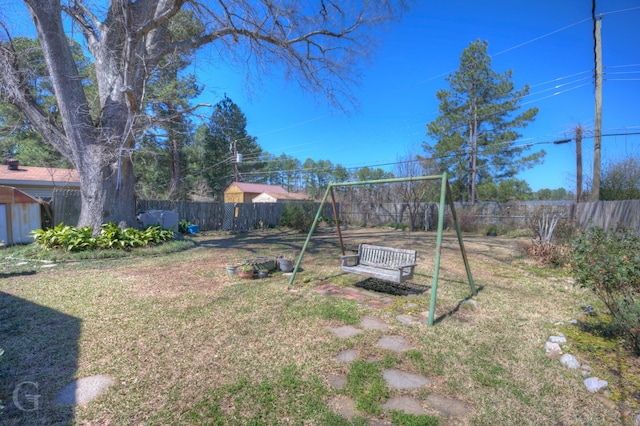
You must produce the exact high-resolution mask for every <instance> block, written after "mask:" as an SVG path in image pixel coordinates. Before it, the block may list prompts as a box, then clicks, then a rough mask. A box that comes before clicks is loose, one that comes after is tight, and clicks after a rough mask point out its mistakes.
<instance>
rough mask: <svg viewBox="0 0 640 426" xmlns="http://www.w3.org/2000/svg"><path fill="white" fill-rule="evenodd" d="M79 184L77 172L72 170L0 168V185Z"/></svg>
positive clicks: (21, 167) (27, 167)
mask: <svg viewBox="0 0 640 426" xmlns="http://www.w3.org/2000/svg"><path fill="white" fill-rule="evenodd" d="M9 182H25V183H36V182H42V183H51V184H53V183H56V184H61V183H67V184H69V183H79V182H80V179H79V178H78V172H77V170H74V169H57V168H53V167H31V166H19V167H18V170H9V169H8V167H2V166H0V183H9Z"/></svg>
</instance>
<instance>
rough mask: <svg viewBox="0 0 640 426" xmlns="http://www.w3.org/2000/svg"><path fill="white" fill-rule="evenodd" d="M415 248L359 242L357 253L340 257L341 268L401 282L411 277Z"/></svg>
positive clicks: (414, 260) (415, 255)
mask: <svg viewBox="0 0 640 426" xmlns="http://www.w3.org/2000/svg"><path fill="white" fill-rule="evenodd" d="M417 257H418V252H417V251H415V250H406V249H398V248H393V247H382V246H375V245H371V244H360V245H359V246H358V254H357V255H355V254H354V255H346V256H342V257H341V261H342V265H341V266H342V270H343V271H345V272H350V273H353V274H359V275H364V276H366V277H371V278H378V279H381V280H385V281H391V282H395V283H398V284H399V283H401V282H403V281H406V280H409V279H411V278H412V277H413V270H414V268H415V267H416V259H417Z"/></svg>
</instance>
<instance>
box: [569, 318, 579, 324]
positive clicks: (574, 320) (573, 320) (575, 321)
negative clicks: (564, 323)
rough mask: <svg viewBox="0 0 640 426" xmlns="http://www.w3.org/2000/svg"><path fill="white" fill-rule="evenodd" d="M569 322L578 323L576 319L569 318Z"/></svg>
mask: <svg viewBox="0 0 640 426" xmlns="http://www.w3.org/2000/svg"><path fill="white" fill-rule="evenodd" d="M569 324H573V325H576V324H578V320H577V319H570V320H569Z"/></svg>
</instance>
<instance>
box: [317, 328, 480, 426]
mask: <svg viewBox="0 0 640 426" xmlns="http://www.w3.org/2000/svg"><path fill="white" fill-rule="evenodd" d="M360 327H362V329H360V328H357V327H353V326H342V327H326V328H327V330H329V331H331V332H332V333H333V334H334V335H336V336H337V337H338V338H340V339H348V338H351V337H353V336H356V335H358V334H360V333H362V332H363V329H364V330H377V331H387V330H388V328H389V326H388V324H387V323H385V322H384V321H382V320H380V319H378V318H376V317H373V316H366V317H364V318H363V319H362V321H361V322H360ZM376 346H378V347H380V348H382V349H386V350H390V351H394V352H405V351H407V350H409V349H410V346H409V342H408V341H407V340H406V339H405V338H404V337H402V336H396V335H384V336H382V337H381V338H380V339H379V340H378V341H377V342H376ZM357 358H358V351H357V350H355V349H348V350H344V351H342V352H340V353H339V354H338V355H337V356H336V360H337V361H338V362H346V363H350V362H353V361H355V360H356V359H357ZM382 377H383V378H384V380H385V382H386V383H387V386H389V387H390V388H391V389H395V390H400V391H404V390H412V389H420V388H424V387H426V386H429V385H431V384H432V380H431V379H429V378H427V377H424V376H421V375H419V374H413V373H409V372H406V371H402V370H398V369H388V370H383V371H382ZM327 381H328V382H329V384H330V385H331V387H333V388H334V389H343V388H344V386H345V385H346V383H347V376H346V375H344V374H332V375H330V376H329V377H327ZM328 405H329V407H330V408H331V409H332V410H333V411H334V412H335V413H337V414H339V415H341V416H342V417H344V418H346V419H352V418H353V417H355V416H356V415H358V414H359V413H358V411H357V409H356V407H355V401H354V400H353V399H352V398H350V397H348V396H345V395H336V396H334V397H333V398H331V399H330V400H329V401H328ZM426 407H431V408H433V409H435V410H437V411H438V412H440V413H441V414H443V415H445V416H448V417H456V416H465V415H467V414H468V413H469V412H470V411H471V409H470V408H469V407H468V406H467V405H466V404H464V403H463V402H461V401H458V400H456V399H450V398H445V397H443V396H441V395H437V394H434V393H432V394H430V395H429V396H428V397H427V398H425V399H424V400H420V399H417V398H414V397H412V396H402V395H401V396H397V397H394V398H390V399H388V400H387V401H386V402H385V403H384V404H382V408H383V409H384V410H402V411H404V412H405V413H407V414H414V415H420V414H429V413H430V411H428V410H427V408H426ZM431 412H433V411H431ZM370 424H371V425H373V424H376V425H386V424H387V423H385V422H382V423H381V422H379V421H373V422H372V423H370Z"/></svg>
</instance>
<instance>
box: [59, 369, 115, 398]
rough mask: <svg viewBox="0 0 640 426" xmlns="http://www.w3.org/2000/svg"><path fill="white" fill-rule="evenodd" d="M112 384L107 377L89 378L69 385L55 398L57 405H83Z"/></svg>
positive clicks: (111, 380)
mask: <svg viewBox="0 0 640 426" xmlns="http://www.w3.org/2000/svg"><path fill="white" fill-rule="evenodd" d="M112 384H113V379H112V378H111V377H109V376H103V375H98V376H89V377H84V378H82V379H78V380H76V381H74V382H71V383H69V384H68V385H67V386H65V387H64V388H62V389H61V390H60V392H58V395H57V396H56V398H55V400H54V401H55V403H56V404H58V405H84V404H86V403H88V402H89V401H91V400H93V399H95V398H96V397H97V396H98V395H100V394H101V393H102V392H103V391H104V390H105V389H107V388H108V387H109V386H111V385H112Z"/></svg>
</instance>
